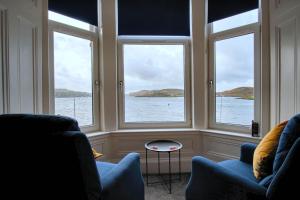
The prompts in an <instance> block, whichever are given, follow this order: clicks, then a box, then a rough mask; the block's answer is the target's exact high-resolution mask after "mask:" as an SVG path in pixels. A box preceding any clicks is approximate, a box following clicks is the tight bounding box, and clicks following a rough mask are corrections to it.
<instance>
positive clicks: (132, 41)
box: [118, 36, 192, 129]
mask: <svg viewBox="0 0 300 200" xmlns="http://www.w3.org/2000/svg"><path fill="white" fill-rule="evenodd" d="M124 45H183V46H184V101H185V105H184V108H185V120H184V121H182V122H181V121H180V122H172V121H170V122H168V121H164V122H125V99H124V98H125V95H124V63H123V61H124V52H123V50H124V48H123V47H124ZM190 60H191V58H190V37H181V36H174V37H170V36H161V37H156V36H148V37H147V36H119V37H118V102H119V103H118V126H119V128H120V129H128V128H129V129H130V128H132V129H135V128H190V127H191V125H192V123H191V122H192V120H191V78H190V77H191V67H190Z"/></svg>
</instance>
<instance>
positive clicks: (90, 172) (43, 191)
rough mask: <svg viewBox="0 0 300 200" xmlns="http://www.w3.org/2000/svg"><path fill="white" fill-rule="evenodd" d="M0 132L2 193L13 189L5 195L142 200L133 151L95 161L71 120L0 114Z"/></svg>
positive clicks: (141, 189) (74, 199)
mask: <svg viewBox="0 0 300 200" xmlns="http://www.w3.org/2000/svg"><path fill="white" fill-rule="evenodd" d="M0 130H1V141H2V145H0V146H1V148H2V149H1V152H3V153H2V154H3V156H2V157H1V163H2V172H5V174H6V175H7V176H6V177H8V178H4V177H2V181H3V182H4V183H5V187H4V191H16V192H14V193H9V195H10V199H32V200H33V199H34V200H35V199H43V200H47V199H51V200H53V199H57V200H60V199H72V200H114V199H124V200H131V199H133V200H142V199H144V183H143V179H142V175H141V170H140V163H139V155H138V154H136V153H131V154H128V155H127V156H126V157H125V158H123V159H122V161H120V162H119V163H118V164H111V163H105V162H95V160H94V158H93V154H92V151H91V146H90V143H89V141H88V139H87V137H86V135H85V134H83V133H81V132H80V129H79V127H78V123H77V121H76V120H73V119H71V118H68V117H62V116H50V115H25V114H24V115H23V114H17V115H16V114H11V115H0ZM3 142H6V143H9V144H11V148H6V149H4V148H3V147H4V146H5V145H4V144H3ZM6 146H7V145H6ZM102 170H103V171H102ZM112 191H114V194H113V195H112V194H111V193H112Z"/></svg>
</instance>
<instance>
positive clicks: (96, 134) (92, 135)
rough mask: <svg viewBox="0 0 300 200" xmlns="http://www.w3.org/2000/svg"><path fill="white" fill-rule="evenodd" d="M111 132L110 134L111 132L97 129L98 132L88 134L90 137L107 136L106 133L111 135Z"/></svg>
mask: <svg viewBox="0 0 300 200" xmlns="http://www.w3.org/2000/svg"><path fill="white" fill-rule="evenodd" d="M109 134H110V132H101V131H97V132H91V133H86V136H87V137H88V138H92V137H97V136H106V135H109Z"/></svg>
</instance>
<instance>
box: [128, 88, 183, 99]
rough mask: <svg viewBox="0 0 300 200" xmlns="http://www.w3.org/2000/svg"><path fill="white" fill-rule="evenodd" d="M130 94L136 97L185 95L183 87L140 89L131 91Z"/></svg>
mask: <svg viewBox="0 0 300 200" xmlns="http://www.w3.org/2000/svg"><path fill="white" fill-rule="evenodd" d="M129 96H134V97H183V96H184V91H183V90H182V89H162V90H140V91H137V92H132V93H129Z"/></svg>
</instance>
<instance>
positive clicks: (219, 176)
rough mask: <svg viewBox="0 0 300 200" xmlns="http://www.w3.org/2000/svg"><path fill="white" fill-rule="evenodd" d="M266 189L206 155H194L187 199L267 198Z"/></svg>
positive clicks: (248, 199) (257, 199)
mask: <svg viewBox="0 0 300 200" xmlns="http://www.w3.org/2000/svg"><path fill="white" fill-rule="evenodd" d="M265 194H266V189H265V188H264V187H262V186H260V185H259V184H257V183H255V182H253V181H250V180H248V179H246V178H243V177H241V176H239V175H236V174H234V173H233V172H232V171H230V170H228V169H225V168H224V167H222V166H220V165H218V164H217V163H215V162H213V161H210V160H208V159H206V158H204V157H200V156H197V157H194V158H193V161H192V175H191V179H190V181H189V183H188V186H187V189H186V200H196V199H209V200H223V199H247V200H250V199H253V200H254V199H255V200H259V199H265Z"/></svg>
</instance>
